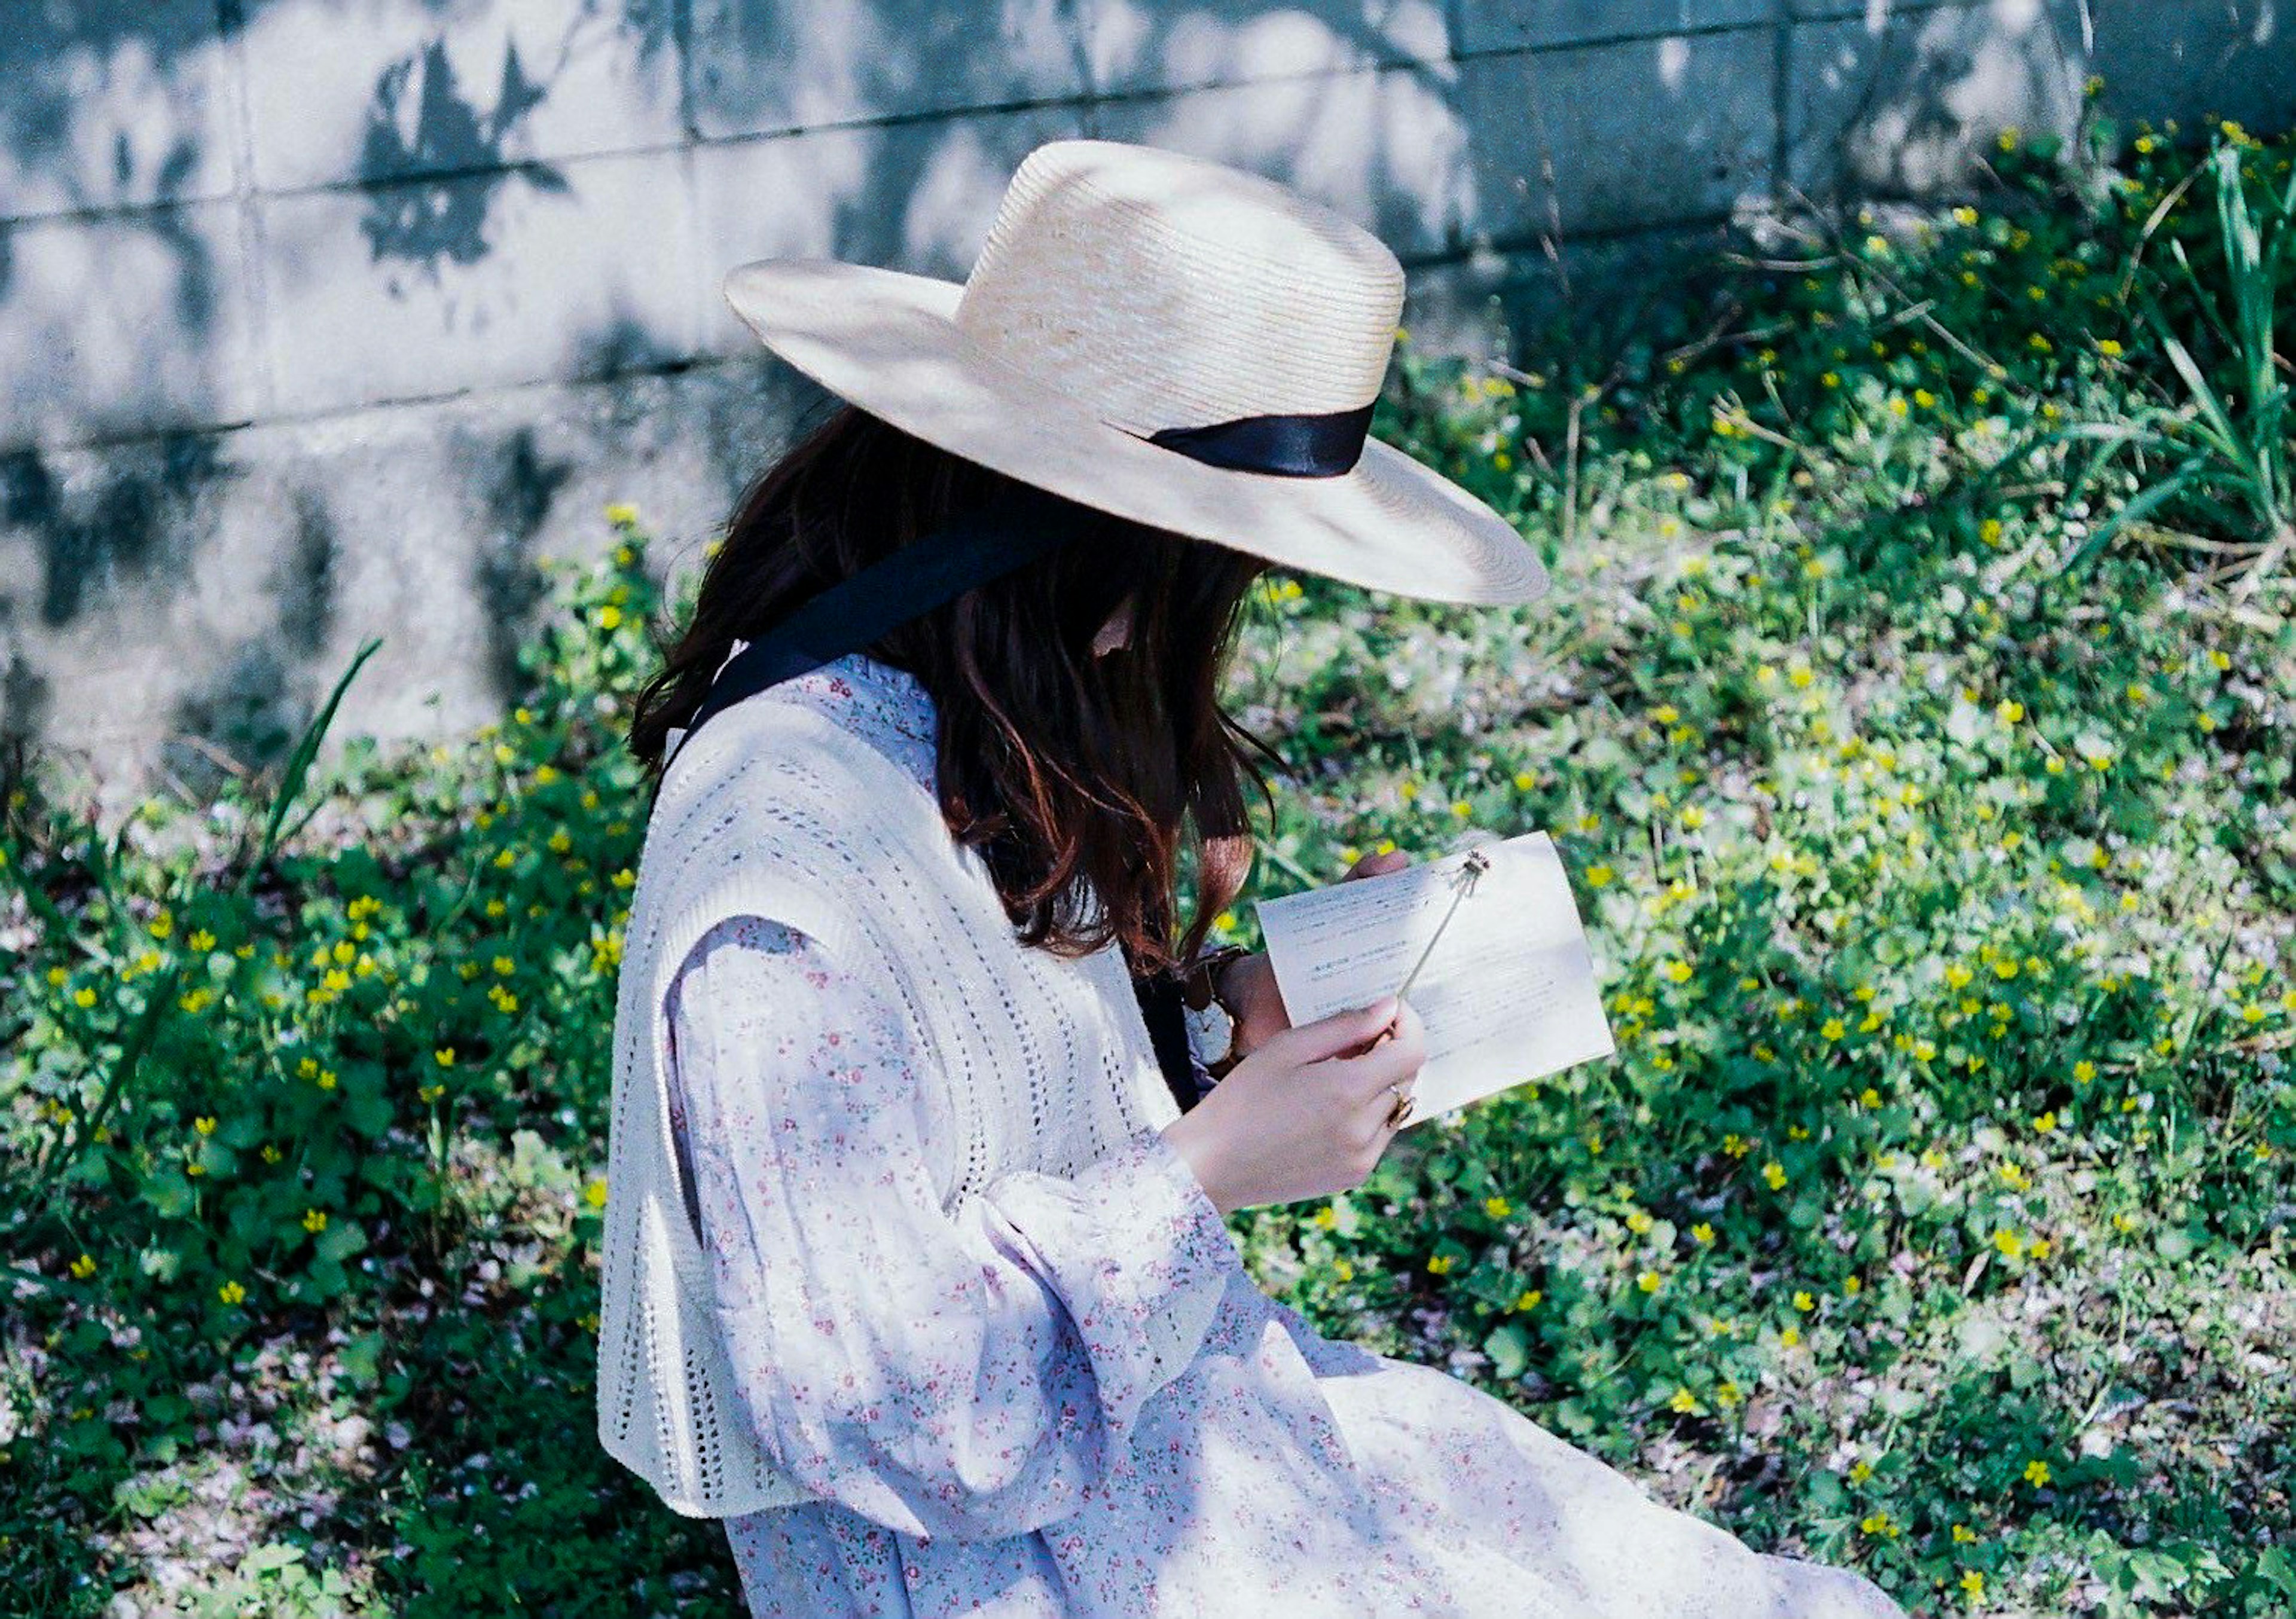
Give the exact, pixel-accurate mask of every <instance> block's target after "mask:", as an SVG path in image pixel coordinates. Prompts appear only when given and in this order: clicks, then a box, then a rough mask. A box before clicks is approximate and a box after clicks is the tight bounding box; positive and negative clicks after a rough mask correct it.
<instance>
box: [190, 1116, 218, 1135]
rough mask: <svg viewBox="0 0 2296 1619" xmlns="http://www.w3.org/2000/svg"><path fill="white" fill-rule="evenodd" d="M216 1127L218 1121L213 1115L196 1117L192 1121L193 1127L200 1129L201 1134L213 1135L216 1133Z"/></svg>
mask: <svg viewBox="0 0 2296 1619" xmlns="http://www.w3.org/2000/svg"><path fill="white" fill-rule="evenodd" d="M215 1127H216V1122H215V1119H214V1117H213V1116H211V1115H210V1116H203V1117H201V1118H195V1119H193V1121H192V1128H193V1129H194V1130H196V1131H198V1132H200V1133H201V1135H213V1134H214V1133H215Z"/></svg>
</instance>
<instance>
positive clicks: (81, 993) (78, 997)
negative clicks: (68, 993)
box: [72, 989, 95, 1007]
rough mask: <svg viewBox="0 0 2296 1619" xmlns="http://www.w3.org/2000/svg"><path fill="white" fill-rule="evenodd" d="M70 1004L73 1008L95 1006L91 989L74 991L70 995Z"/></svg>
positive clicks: (93, 993)
mask: <svg viewBox="0 0 2296 1619" xmlns="http://www.w3.org/2000/svg"><path fill="white" fill-rule="evenodd" d="M72 1003H73V1004H74V1005H75V1006H80V1007H89V1006H94V1004H95V992H94V990H92V989H82V990H75V991H74V992H73V993H72Z"/></svg>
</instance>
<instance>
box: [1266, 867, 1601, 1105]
mask: <svg viewBox="0 0 2296 1619" xmlns="http://www.w3.org/2000/svg"><path fill="white" fill-rule="evenodd" d="M1476 847H1477V848H1478V849H1480V852H1481V853H1482V854H1485V855H1488V857H1489V859H1490V862H1491V865H1490V869H1489V870H1488V871H1485V872H1484V873H1483V874H1482V875H1481V876H1480V877H1479V878H1478V879H1475V885H1474V887H1473V889H1472V891H1471V892H1470V893H1469V894H1468V895H1466V897H1465V898H1464V899H1462V900H1460V901H1459V905H1458V910H1457V912H1456V913H1455V914H1454V915H1453V916H1452V918H1451V920H1450V923H1449V925H1448V926H1447V927H1445V928H1443V929H1442V936H1441V937H1440V938H1439V939H1437V941H1436V944H1435V947H1434V950H1433V952H1432V953H1431V954H1430V955H1429V956H1428V957H1427V961H1426V964H1425V965H1424V966H1423V967H1421V968H1420V969H1419V976H1418V977H1416V978H1415V979H1414V980H1413V981H1412V985H1411V990H1410V993H1409V994H1408V995H1407V996H1406V999H1407V1000H1409V1001H1410V1002H1411V1004H1412V1007H1413V1009H1414V1010H1416V1011H1417V1012H1418V1014H1419V1017H1420V1020H1421V1022H1422V1023H1423V1024H1424V1025H1425V1026H1426V1030H1427V1061H1426V1063H1425V1065H1424V1066H1423V1067H1422V1068H1421V1069H1420V1070H1419V1078H1418V1080H1417V1082H1416V1084H1415V1095H1416V1097H1417V1099H1418V1102H1417V1107H1416V1108H1415V1109H1414V1112H1413V1116H1412V1120H1411V1123H1413V1124H1416V1123H1419V1122H1421V1121H1423V1120H1425V1119H1430V1118H1433V1117H1436V1116H1439V1115H1440V1114H1445V1113H1448V1112H1451V1111H1453V1110H1454V1109H1456V1108H1464V1107H1465V1106H1466V1105H1467V1104H1468V1103H1469V1102H1472V1101H1479V1100H1481V1099H1482V1098H1484V1097H1487V1096H1490V1095H1493V1094H1495V1093H1496V1092H1500V1091H1505V1090H1507V1089H1509V1088H1511V1087H1513V1086H1515V1085H1519V1084H1522V1083H1525V1082H1527V1081H1529V1080H1533V1079H1538V1078H1541V1077H1543V1076H1544V1075H1548V1074H1553V1073H1554V1072H1556V1071H1557V1070H1559V1069H1562V1068H1567V1067H1570V1066H1571V1065H1572V1064H1574V1063H1580V1062H1586V1061H1588V1060H1589V1059H1593V1058H1596V1057H1609V1056H1611V1055H1612V1054H1614V1053H1615V1052H1616V1051H1617V1050H1618V1048H1617V1046H1616V1045H1615V1044H1614V1043H1613V1042H1612V1041H1611V1024H1610V1019H1609V1018H1606V1017H1604V1016H1603V998H1602V995H1601V993H1599V992H1598V990H1597V989H1596V987H1595V969H1594V962H1593V960H1592V958H1591V957H1590V955H1589V953H1588V952H1587V934H1586V929H1585V928H1583V927H1581V926H1580V924H1579V907H1578V905H1577V904H1576V903H1574V902H1573V900H1572V899H1571V897H1570V880H1569V879H1567V878H1566V877H1565V876H1564V875H1563V871H1562V858H1561V856H1560V855H1558V854H1556V853H1555V849H1554V839H1553V838H1549V837H1548V836H1547V835H1546V833H1545V832H1526V833H1524V834H1523V835H1522V836H1521V837H1519V838H1507V839H1505V841H1504V842H1501V841H1490V842H1485V843H1482V844H1480V845H1477V846H1476ZM1469 852H1470V851H1469V850H1467V849H1464V848H1463V849H1459V850H1456V851H1455V852H1454V853H1452V854H1446V855H1444V856H1442V857H1441V858H1440V859H1438V860H1430V861H1426V862H1423V863H1418V864H1415V865H1411V866H1406V868H1404V869H1403V870H1402V871H1390V872H1389V873H1387V874H1386V875H1385V876H1382V877H1363V878H1357V879H1355V880H1354V881H1352V882H1341V883H1333V885H1331V886H1330V887H1324V888H1316V889H1311V890H1310V891H1308V892H1307V893H1305V894H1291V895H1283V897H1281V898H1277V899H1269V900H1262V901H1260V902H1259V905H1258V910H1259V928H1260V934H1261V936H1262V937H1263V938H1265V940H1266V941H1267V956H1268V961H1269V962H1270V964H1271V965H1273V967H1274V968H1275V985H1276V988H1277V989H1278V990H1279V991H1280V992H1281V993H1283V1008H1284V1010H1285V1012H1286V1013H1287V1014H1288V1015H1289V1016H1290V1018H1291V1019H1292V1022H1293V1023H1294V1024H1300V1023H1308V1022H1312V1021H1314V1020H1315V1019H1316V1018H1324V1017H1328V1016H1330V1015H1331V1014H1332V1013H1333V1012H1336V1011H1340V1010H1344V1009H1346V1008H1348V1007H1352V1006H1365V1005H1367V1004H1369V1003H1370V1002H1374V1001H1376V1000H1378V999H1379V998H1380V997H1381V996H1382V995H1387V994H1392V993H1394V992H1395V991H1396V989H1397V988H1398V987H1399V986H1400V985H1402V983H1403V979H1404V976H1405V975H1406V973H1408V972H1409V971H1410V970H1411V966H1412V963H1413V962H1415V961H1418V960H1419V956H1420V953H1421V952H1422V951H1424V950H1426V948H1427V944H1428V941H1429V940H1430V939H1431V938H1435V936H1436V928H1437V926H1438V924H1439V923H1440V922H1441V921H1442V920H1443V914H1444V912H1446V911H1447V910H1448V909H1449V908H1450V905H1451V902H1452V897H1453V895H1455V894H1456V892H1457V881H1458V871H1459V868H1460V866H1461V865H1462V864H1463V863H1464V862H1465V860H1466V858H1467V855H1468V854H1469ZM1405 1127H1406V1129H1407V1128H1409V1125H1408V1124H1406V1126H1405Z"/></svg>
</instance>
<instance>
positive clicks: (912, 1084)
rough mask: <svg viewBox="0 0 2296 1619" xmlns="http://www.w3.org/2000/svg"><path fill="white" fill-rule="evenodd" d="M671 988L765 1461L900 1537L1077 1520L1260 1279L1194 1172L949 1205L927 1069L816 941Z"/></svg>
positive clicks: (1148, 1142) (700, 1195) (692, 1158)
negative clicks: (1249, 1274)
mask: <svg viewBox="0 0 2296 1619" xmlns="http://www.w3.org/2000/svg"><path fill="white" fill-rule="evenodd" d="M666 1010H667V1012H668V1018H669V1026H670V1038H671V1041H672V1047H671V1075H670V1083H671V1098H672V1123H673V1126H674V1131H675V1134H676V1141H677V1147H678V1151H679V1156H680V1157H681V1159H682V1160H684V1161H685V1162H686V1163H687V1165H689V1168H688V1173H687V1175H686V1179H687V1182H688V1183H689V1185H691V1186H692V1187H693V1190H694V1193H695V1200H696V1203H697V1205H698V1208H697V1211H696V1212H697V1213H698V1215H699V1219H700V1225H701V1235H702V1243H703V1247H705V1249H706V1250H707V1251H708V1253H709V1260H710V1273H711V1277H712V1280H713V1282H714V1285H715V1292H716V1308H717V1320H718V1325H719V1328H720V1329H721V1331H722V1332H723V1334H724V1336H725V1340H726V1346H727V1351H728V1358H729V1361H730V1362H731V1364H732V1367H733V1369H734V1376H735V1379H736V1382H737V1385H738V1387H739V1394H740V1400H741V1402H742V1405H743V1406H744V1408H745V1415H746V1416H747V1418H748V1419H749V1421H750V1424H751V1425H752V1427H753V1429H754V1431H755V1432H756V1434H757V1435H758V1440H759V1443H760V1444H761V1445H762V1446H763V1448H764V1449H765V1450H766V1451H767V1453H768V1454H769V1455H771V1456H772V1457H773V1458H774V1459H775V1460H776V1461H778V1462H779V1463H780V1464H781V1465H782V1466H783V1467H784V1468H787V1469H788V1470H789V1471H790V1472H791V1474H792V1475H793V1476H795V1477H796V1478H797V1479H798V1480H799V1482H800V1483H801V1484H804V1486H805V1487H806V1488H808V1490H810V1491H812V1492H815V1493H816V1495H818V1496H821V1497H823V1498H825V1499H828V1500H834V1501H837V1502H839V1503H840V1504H842V1505H843V1506H845V1507H847V1508H849V1509H851V1510H853V1511H855V1512H857V1513H858V1514H860V1515H861V1516H863V1517H867V1518H870V1519H872V1520H873V1521H874V1522H877V1523H880V1524H882V1525H887V1526H888V1527H890V1528H893V1529H896V1530H898V1531H901V1532H904V1533H911V1534H918V1535H940V1536H948V1537H952V1538H956V1539H990V1538H998V1537H1003V1536H1006V1535H1013V1534H1020V1533H1029V1532H1030V1531H1032V1530H1035V1529H1037V1528H1040V1527H1042V1526H1043V1525H1046V1524H1050V1523H1054V1522H1057V1521H1059V1520H1060V1519H1061V1518H1062V1517H1068V1516H1070V1514H1072V1513H1074V1512H1075V1511H1076V1510H1077V1509H1078V1508H1079V1507H1080V1506H1082V1505H1083V1504H1084V1496H1085V1492H1087V1491H1088V1490H1089V1489H1091V1488H1092V1487H1094V1486H1095V1485H1096V1484H1099V1483H1100V1482H1101V1481H1102V1480H1103V1478H1104V1477H1105V1476H1107V1474H1108V1473H1109V1471H1110V1469H1111V1467H1113V1466H1114V1465H1115V1464H1116V1463H1117V1462H1118V1461H1119V1460H1120V1459H1121V1458H1122V1456H1123V1454H1124V1452H1125V1451H1126V1448H1127V1446H1128V1443H1129V1438H1130V1435H1131V1431H1132V1429H1133V1427H1134V1426H1135V1424H1136V1422H1137V1420H1138V1419H1139V1416H1140V1412H1141V1410H1142V1407H1143V1405H1144V1403H1145V1402H1146V1401H1147V1400H1148V1399H1149V1397H1150V1396H1152V1394H1154V1393H1155V1392H1156V1391H1157V1390H1158V1389H1160V1388H1161V1387H1162V1386H1164V1385H1165V1384H1167V1383H1169V1381H1170V1380H1171V1379H1172V1378H1174V1377H1176V1376H1177V1375H1178V1374H1179V1372H1180V1371H1181V1370H1183V1369H1184V1368H1185V1365H1186V1364H1187V1362H1188V1361H1192V1360H1193V1358H1194V1356H1195V1353H1196V1351H1197V1348H1198V1346H1199V1345H1200V1344H1201V1341H1202V1338H1203V1337H1204V1335H1205V1333H1206V1332H1207V1331H1208V1330H1209V1329H1210V1323H1211V1321H1212V1320H1213V1318H1214V1315H1215V1314H1216V1312H1217V1309H1218V1303H1219V1300H1220V1297H1221V1296H1222V1295H1223V1294H1224V1292H1225V1291H1226V1288H1227V1286H1228V1284H1229V1281H1230V1279H1231V1277H1232V1276H1236V1275H1240V1274H1242V1262H1241V1259H1240V1257H1239V1256H1238V1255H1237V1253H1236V1250H1235V1247H1234V1242H1233V1240H1232V1239H1230V1238H1229V1236H1228V1234H1227V1231H1226V1226H1225V1224H1224V1223H1223V1222H1222V1221H1221V1219H1220V1216H1219V1213H1218V1209H1217V1208H1216V1207H1215V1206H1213V1204H1212V1202H1211V1200H1210V1198H1209V1197H1207V1196H1206V1194H1205V1192H1204V1190H1203V1188H1202V1186H1201V1183H1200V1182H1198V1181H1197V1180H1196V1178H1195V1175H1194V1173H1193V1172H1192V1171H1191V1170H1190V1169H1189V1167H1188V1165H1187V1163H1186V1161H1185V1159H1184V1158H1182V1157H1180V1156H1179V1155H1178V1153H1177V1152H1176V1151H1175V1150H1174V1149H1173V1148H1172V1147H1171V1145H1170V1144H1169V1142H1168V1141H1165V1140H1164V1138H1163V1137H1162V1135H1161V1134H1160V1133H1159V1132H1156V1131H1153V1130H1144V1131H1142V1132H1140V1133H1139V1134H1138V1135H1137V1136H1136V1137H1135V1138H1133V1139H1132V1140H1131V1141H1128V1142H1127V1143H1126V1144H1125V1145H1124V1146H1123V1147H1121V1148H1120V1149H1117V1150H1116V1151H1114V1152H1112V1153H1111V1154H1110V1155H1108V1156H1106V1157H1103V1158H1101V1159H1100V1160H1098V1161H1097V1162H1095V1163H1093V1164H1091V1165H1087V1166H1086V1167H1085V1168H1084V1169H1083V1170H1082V1171H1080V1172H1079V1173H1076V1174H1074V1175H1072V1176H1055V1175H1050V1174H1044V1173H1036V1172H1020V1173H1007V1174H1005V1175H1003V1176H1002V1177H1000V1178H998V1179H996V1180H995V1181H993V1182H990V1183H989V1185H988V1186H987V1187H986V1188H984V1189H983V1190H981V1191H980V1193H979V1194H977V1195H975V1196H971V1197H966V1198H960V1199H958V1201H957V1202H956V1203H955V1206H953V1207H950V1208H947V1209H944V1208H943V1207H942V1206H941V1203H940V1200H939V1197H938V1196H937V1195H936V1193H935V1190H934V1188H933V1185H932V1182H931V1174H930V1172H929V1170H928V1166H927V1158H926V1155H925V1150H924V1144H925V1142H926V1141H928V1140H930V1139H931V1129H932V1127H933V1124H934V1122H935V1121H934V1120H933V1119H932V1118H931V1108H930V1106H929V1104H928V1101H927V1100H926V1091H927V1088H926V1087H925V1086H923V1085H922V1084H921V1083H920V1075H921V1074H922V1072H923V1064H924V1063H926V1062H927V1061H929V1060H930V1059H929V1057H928V1056H927V1055H926V1054H924V1053H922V1052H920V1051H918V1050H917V1049H916V1048H915V1046H914V1043H913V1042H912V1041H911V1040H910V1039H909V1038H908V1037H907V1035H906V1029H905V1026H904V1025H903V1024H902V1022H901V1021H900V1020H899V1018H898V1017H897V1016H896V1015H895V1014H894V1013H893V1011H892V1010H890V1007H889V1006H888V1005H887V1004H886V1003H885V1002H884V1001H883V1000H882V999H881V997H880V996H878V995H877V994H876V993H873V990H872V988H871V986H870V985H869V984H867V983H866V982H865V981H863V980H862V979H861V978H859V977H857V976H856V975H854V974H853V973H851V972H849V971H848V970H846V969H844V968H843V967H842V965H841V964H840V963H838V962H836V961H832V960H831V959H830V958H829V957H828V956H826V955H825V954H824V953H823V952H822V951H821V950H820V948H819V947H818V945H817V944H816V942H815V941H814V940H812V939H810V938H809V937H808V936H806V935H804V934H802V933H799V932H798V931H796V930H794V929H792V928H788V927H786V926H783V924H780V923H777V922H775V921H771V920H767V919H765V918H760V917H754V916H737V917H734V918H731V919H729V920H726V921H724V922H720V923H719V924H718V925H717V927H716V928H712V929H711V930H710V932H709V934H707V935H705V936H703V937H702V938H701V940H700V941H699V942H698V943H697V944H695V945H694V947H693V951H692V952H691V953H689V954H688V955H687V957H686V958H685V962H684V963H683V964H682V965H681V968H680V969H679V971H678V973H677V975H676V978H675V979H674V980H673V981H672V984H671V985H670V988H669V990H668V1006H667V1009H666ZM1247 1280H1248V1279H1247Z"/></svg>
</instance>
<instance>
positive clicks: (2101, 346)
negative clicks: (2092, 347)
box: [2096, 338, 2120, 359]
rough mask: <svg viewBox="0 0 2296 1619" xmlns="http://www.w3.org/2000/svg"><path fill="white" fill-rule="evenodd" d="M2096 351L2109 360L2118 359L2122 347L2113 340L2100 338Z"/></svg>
mask: <svg viewBox="0 0 2296 1619" xmlns="http://www.w3.org/2000/svg"><path fill="white" fill-rule="evenodd" d="M2096 351H2097V353H2099V354H2101V355H2103V356H2106V357H2107V358H2109V359H2118V358H2120V344H2119V343H2116V342H2114V341H2113V340H2112V339H2111V338H2099V339H2097V341H2096Z"/></svg>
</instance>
